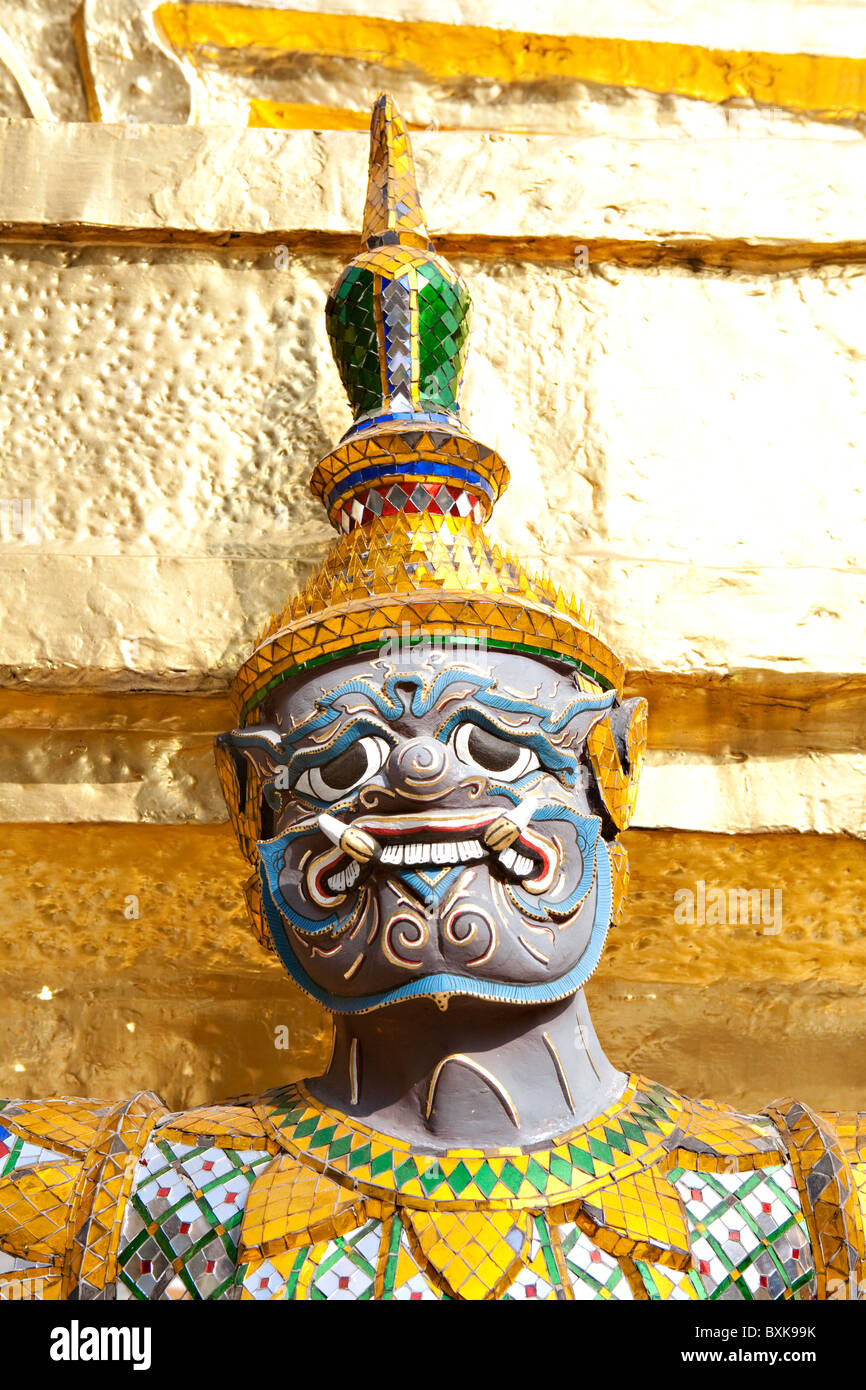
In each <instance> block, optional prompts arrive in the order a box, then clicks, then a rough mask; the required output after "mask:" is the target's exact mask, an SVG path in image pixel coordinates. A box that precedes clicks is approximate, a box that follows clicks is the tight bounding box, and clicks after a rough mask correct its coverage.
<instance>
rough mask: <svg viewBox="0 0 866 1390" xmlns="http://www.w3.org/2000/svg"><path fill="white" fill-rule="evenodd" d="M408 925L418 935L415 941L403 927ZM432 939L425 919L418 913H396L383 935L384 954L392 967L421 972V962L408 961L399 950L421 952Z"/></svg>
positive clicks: (388, 922) (387, 924) (390, 919)
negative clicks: (396, 966)
mask: <svg viewBox="0 0 866 1390" xmlns="http://www.w3.org/2000/svg"><path fill="white" fill-rule="evenodd" d="M404 922H405V923H408V924H409V927H410V929H414V931H415V933H416V935H415V938H414V940H413V939H412V938H411V936H409V935H407V933H406V931H405V929H404V928H403V927H402V924H403V923H404ZM429 939H430V930H429V928H428V926H427V923H426V921H425V920H424V918H423V917H419V916H418V914H417V913H416V912H411V911H410V912H395V913H394V915H393V917H391V918H389V920H388V921H387V923H386V924H385V929H384V931H383V933H382V952H383V954H384V955H385V956H386V958H387V959H388V960H389V961H390V962H391V964H392V965H399V966H401V967H402V968H403V969H404V970H420V969H421V962H420V960H407V959H406V957H405V956H402V955H401V954H400V950H399V949H398V948H400V947H402V949H403V950H404V951H421V950H423V949H424V947H425V946H426V945H427V942H428V941H429Z"/></svg>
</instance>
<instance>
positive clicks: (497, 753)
mask: <svg viewBox="0 0 866 1390" xmlns="http://www.w3.org/2000/svg"><path fill="white" fill-rule="evenodd" d="M454 752H455V753H456V754H457V757H458V758H459V759H460V761H461V762H462V763H471V764H474V765H475V767H479V768H481V770H482V771H483V772H492V773H494V774H495V775H496V776H497V777H500V778H502V780H503V781H505V782H513V781H515V779H516V778H518V777H522V776H523V775H524V773H527V772H534V771H535V769H536V768H537V767H540V766H541V764H540V763H539V761H538V754H537V753H535V752H534V751H533V749H532V748H527V747H526V745H525V744H523V743H514V742H512V740H511V739H510V738H500V737H499V735H498V734H492V733H491V732H490V730H489V729H482V728H480V727H479V726H478V725H477V724H471V723H468V722H467V723H466V724H460V725H459V726H458V728H457V732H456V733H455V735H454Z"/></svg>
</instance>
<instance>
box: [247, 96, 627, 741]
mask: <svg viewBox="0 0 866 1390" xmlns="http://www.w3.org/2000/svg"><path fill="white" fill-rule="evenodd" d="M469 312H470V299H469V291H468V290H467V288H466V286H465V285H464V283H463V281H462V280H461V278H460V276H459V275H458V274H457V272H456V271H455V270H454V268H453V266H451V265H449V263H448V261H447V260H446V259H445V258H444V257H443V256H440V255H439V254H438V253H437V252H436V251H435V250H434V249H433V248H432V246H431V244H430V241H429V238H428V236H427V231H426V228H425V226H424V218H423V214H422V211H421V203H420V199H419V197H418V189H417V187H416V183H415V170H414V166H413V161H412V153H411V150H410V148H409V141H408V136H407V133H406V127H405V125H404V124H403V121H402V119H401V117H400V114H399V112H398V111H397V109H396V106H395V105H394V102H393V100H392V99H391V98H390V97H389V96H386V95H382V96H379V97H378V98H377V101H376V104H375V106H374V108H373V123H372V130H371V138H370V177H369V186H368V191H367V200H366V205H365V210H364V232H363V247H362V250H361V251H360V252H359V254H358V255H357V256H356V257H355V258H354V260H352V261H351V263H350V264H349V265H348V266H347V267H346V269H345V270H344V271H343V273H342V275H341V276H340V278H339V279H338V280H337V283H336V284H335V285H334V288H333V289H332V291H331V293H330V295H329V296H328V301H327V306H326V320H327V327H328V334H329V336H330V339H331V347H332V349H333V352H334V357H335V359H336V361H337V365H338V367H339V369H340V374H341V376H342V378H343V383H344V385H345V387H346V391H347V394H348V396H349V400H350V402H351V404H352V406H353V408H354V413H355V420H354V424H353V425H352V426H351V428H350V429H349V430H348V431H347V432H346V434H345V435H344V436H343V438H342V440H341V441H340V443H339V444H338V445H337V446H336V448H334V449H331V450H330V451H329V452H328V453H327V454H326V455H325V457H324V458H323V459H321V460H320V461H319V463H318V464H317V465H316V467H315V469H314V470H313V474H312V477H311V479H310V487H311V488H312V491H313V493H314V494H315V495H316V496H317V497H318V498H320V499H321V501H322V503H323V504H324V506H325V508H326V510H327V513H328V517H329V519H330V521H331V523H332V524H333V526H334V527H335V528H336V529H337V531H338V532H339V533H340V540H339V541H338V543H337V544H336V545H335V547H334V548H333V550H332V551H331V553H330V554H329V556H328V557H327V559H326V560H325V561H324V563H323V564H322V565H321V567H319V568H318V569H317V570H316V572H315V573H314V574H312V575H311V576H310V578H309V580H308V582H307V584H306V585H305V587H304V588H303V589H302V590H301V592H300V593H297V594H294V595H293V596H291V597H290V599H289V600H288V602H287V603H286V605H285V607H284V608H283V610H282V612H281V613H278V614H275V615H274V617H273V618H272V620H271V622H270V623H269V624H268V626H267V628H266V630H265V631H264V633H263V634H262V636H261V638H260V640H259V642H258V644H257V646H256V649H255V651H254V652H253V653H252V654H251V656H250V657H249V659H248V660H247V661H246V662H245V663H244V665H243V667H242V668H241V670H240V672H239V673H238V677H237V680H236V682H235V687H234V693H235V698H236V700H237V704H238V710H239V716H240V718H241V721H242V722H247V721H249V720H253V719H255V718H256V717H257V716H256V711H257V710H258V708H259V707H260V705H261V703H262V701H263V700H264V699H265V698H266V697H267V695H268V692H269V691H270V690H272V689H273V688H274V686H275V685H278V684H279V683H280V682H281V681H283V680H286V679H289V678H291V677H292V676H295V675H297V674H298V673H299V672H301V671H306V670H309V669H310V668H312V667H316V666H319V665H322V664H325V663H328V662H331V661H335V660H340V659H342V658H345V657H347V656H349V655H350V654H352V653H356V654H357V653H360V652H373V651H376V650H381V649H382V646H383V644H385V643H387V642H388V641H390V639H391V636H392V635H393V634H394V633H398V634H401V635H402V634H403V633H404V632H405V631H407V630H408V631H409V632H411V633H412V634H415V635H418V636H423V635H434V636H437V637H442V636H443V635H444V636H445V637H446V638H448V637H449V635H450V637H455V635H457V636H461V635H462V638H465V636H466V634H467V633H469V634H474V637H473V638H472V640H473V641H478V642H482V641H483V642H484V643H485V644H486V645H488V646H490V647H501V648H504V649H506V650H509V651H518V652H525V653H530V654H533V655H535V656H537V657H540V658H542V659H547V660H552V661H555V662H557V663H560V664H563V663H564V664H566V665H568V666H570V667H571V668H572V669H573V670H574V671H575V673H576V676H577V678H578V679H579V680H580V681H582V682H584V684H585V687H586V688H587V689H589V690H601V689H607V688H609V687H611V686H613V687H615V688H617V689H621V688H622V681H623V676H624V672H623V668H622V664H621V663H620V662H619V660H618V659H617V658H616V656H614V654H613V653H612V652H611V651H610V649H609V648H608V647H607V646H606V645H605V643H604V642H603V641H602V640H601V638H600V636H599V634H598V631H597V629H596V628H595V626H594V624H593V622H592V620H591V619H590V618H589V617H588V615H587V614H586V613H585V612H584V610H583V607H582V605H580V606H579V605H578V604H577V603H576V602H575V600H574V599H573V598H567V597H566V596H565V595H564V594H563V593H562V592H561V591H557V589H556V588H555V587H554V586H553V585H552V584H551V583H550V580H549V579H547V578H546V577H545V576H543V575H541V576H535V575H532V574H529V573H527V571H525V570H524V569H523V567H522V565H521V564H520V562H519V560H517V559H516V557H514V556H511V555H503V553H502V552H501V551H500V549H499V547H498V546H496V545H494V544H493V543H492V541H491V540H490V538H489V537H488V536H487V534H486V532H485V530H484V523H485V522H486V521H487V519H488V518H489V516H490V514H491V512H492V510H493V506H494V504H495V503H496V501H497V499H498V497H499V496H500V494H501V492H502V491H503V489H504V488H505V486H506V485H507V482H508V469H507V468H506V466H505V464H504V463H503V461H502V459H501V458H500V457H499V455H498V454H497V453H496V452H495V450H493V449H490V448H488V447H487V446H486V445H484V444H481V443H479V441H478V440H477V439H475V438H473V436H472V434H471V433H470V432H469V431H468V430H467V429H466V427H465V426H464V424H463V422H462V420H461V418H460V399H459V391H460V384H461V378H462V373H463V364H464V360H465V357H466V348H467V342H468V336H469ZM462 638H461V640H462Z"/></svg>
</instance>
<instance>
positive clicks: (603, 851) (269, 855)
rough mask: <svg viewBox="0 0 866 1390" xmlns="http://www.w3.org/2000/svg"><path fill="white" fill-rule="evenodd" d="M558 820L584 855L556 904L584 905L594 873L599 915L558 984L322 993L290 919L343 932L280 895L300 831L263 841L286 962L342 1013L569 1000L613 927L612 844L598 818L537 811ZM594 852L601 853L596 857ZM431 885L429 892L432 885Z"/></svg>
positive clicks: (265, 876)
mask: <svg viewBox="0 0 866 1390" xmlns="http://www.w3.org/2000/svg"><path fill="white" fill-rule="evenodd" d="M554 816H556V817H557V818H559V819H566V820H570V821H572V822H573V823H574V824H575V825H576V826H577V827H578V829H579V832H580V839H581V852H582V853H583V857H584V869H583V875H582V877H581V882H580V884H579V885H578V887H577V888H576V889H575V890H574V893H573V894H572V895H571V897H570V898H569V899H567V900H566V902H565V903H557V904H556V907H557V911H559V912H561V911H562V910H563V909H565V910H566V911H567V910H569V904H570V903H572V902H573V903H574V904H575V905H576V904H577V903H579V902H580V899H581V898H582V897H583V896H584V895H585V894H586V893H587V892H588V891H589V888H590V887H591V885H592V880H593V873H594V874H595V884H596V903H595V915H594V918H593V926H592V932H591V935H590V939H589V942H588V943H587V947H586V950H585V951H584V953H583V955H582V956H581V958H580V960H579V961H578V962H577V964H576V965H574V966H573V967H572V969H571V970H569V971H568V972H567V973H566V974H565V975H562V976H560V978H559V979H558V980H550V981H544V982H543V983H539V984H532V985H513V984H508V983H507V982H505V981H498V980H484V979H467V978H466V977H465V976H463V975H452V974H450V973H440V974H434V975H424V976H422V977H421V978H420V979H414V980H410V981H408V982H407V983H406V984H403V985H398V986H397V987H395V988H394V989H388V990H381V991H380V992H379V993H377V994H363V995H359V996H357V997H355V998H351V999H350V998H344V997H340V996H339V995H335V994H331V993H330V992H329V991H328V990H325V989H322V987H321V986H320V985H317V984H316V983H315V982H314V981H313V980H311V979H310V977H309V975H308V974H307V972H306V971H305V969H304V967H303V966H302V964H301V962H300V961H299V960H298V957H297V956H296V955H295V952H294V949H293V947H292V944H291V941H290V939H289V936H288V933H287V931H286V927H285V922H284V918H285V919H286V920H287V921H289V922H291V923H292V924H293V925H294V926H296V927H298V928H299V930H301V931H303V932H305V933H315V934H318V933H321V932H334V931H335V930H339V919H338V918H337V917H336V916H335V915H334V916H331V917H330V918H328V919H326V920H325V921H324V922H315V921H311V920H310V919H308V918H305V917H302V916H301V915H300V914H299V913H298V912H297V911H296V910H295V909H293V908H292V907H291V905H290V904H289V903H288V902H286V899H285V898H284V896H283V894H282V893H281V891H280V887H279V882H278V879H279V874H280V871H281V870H282V868H283V864H284V856H285V850H286V846H287V845H288V843H289V842H290V841H291V840H292V839H294V838H296V837H297V835H298V833H300V832H297V831H295V832H291V831H290V832H289V833H288V834H286V835H282V836H280V837H279V838H278V839H276V840H268V841H260V842H259V845H258V850H259V860H260V862H259V875H260V878H261V885H262V904H263V907H264V913H265V919H266V921H267V924H268V930H269V931H270V935H271V940H272V941H273V943H274V947H275V949H276V951H277V954H278V956H279V957H280V960H281V961H282V962H283V965H284V966H285V967H286V969H287V970H288V972H289V974H290V975H291V977H292V979H293V980H294V981H295V983H296V984H297V985H299V986H300V988H301V989H302V990H303V991H304V993H305V994H308V995H309V996H310V997H311V998H313V999H315V1000H317V1002H318V1003H320V1004H323V1005H324V1006H325V1008H326V1009H329V1010H330V1011H331V1012H332V1013H338V1014H362V1013H369V1012H371V1011H372V1010H373V1009H381V1008H384V1007H385V1006H386V1005H388V1004H396V1003H399V1002H400V1000H402V999H419V998H430V997H431V996H433V995H437V994H460V995H464V996H469V997H472V998H476V999H490V1000H497V1001H500V1002H502V1003H508V1004H541V1003H553V1002H554V1001H555V1000H557V999H563V998H565V997H566V996H567V995H569V994H573V993H574V992H575V990H578V989H580V987H581V986H582V985H583V984H585V983H586V981H587V980H588V979H589V977H590V975H591V974H592V973H593V971H594V970H595V968H596V966H597V965H598V962H599V959H600V958H601V953H602V950H603V948H604V943H605V940H606V939H607V933H608V930H609V928H610V914H611V907H612V899H611V874H610V857H609V855H608V851H607V845H606V844H605V842H604V840H603V839H602V838H601V836H600V835H599V833H598V832H599V827H600V822H599V821H598V820H597V818H596V817H585V816H578V815H576V814H574V813H573V812H571V811H569V810H568V809H567V808H566V807H561V806H556V807H551V808H547V807H545V808H544V809H543V810H542V811H539V812H537V813H536V816H535V817H534V818H533V819H536V820H544V819H553V818H554ZM593 850H594V851H595V853H594V854H593ZM456 872H459V869H457V870H455V873H456ZM444 877H445V878H450V874H446V875H444ZM426 886H427V888H428V890H429V885H426ZM437 887H438V885H437ZM443 891H444V888H443ZM527 901H528V900H527ZM537 901H538V900H537V899H536V900H535V902H536V903H537Z"/></svg>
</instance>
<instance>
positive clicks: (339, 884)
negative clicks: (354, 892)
mask: <svg viewBox="0 0 866 1390" xmlns="http://www.w3.org/2000/svg"><path fill="white" fill-rule="evenodd" d="M328 886H329V887H330V888H333V889H334V890H335V891H336V892H337V893H342V891H343V889H344V888H345V886H346V873H345V870H342V871H341V872H340V873H338V874H334V875H333V877H332V878H330V879H328Z"/></svg>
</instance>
